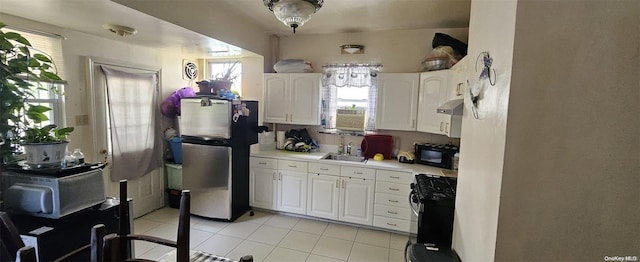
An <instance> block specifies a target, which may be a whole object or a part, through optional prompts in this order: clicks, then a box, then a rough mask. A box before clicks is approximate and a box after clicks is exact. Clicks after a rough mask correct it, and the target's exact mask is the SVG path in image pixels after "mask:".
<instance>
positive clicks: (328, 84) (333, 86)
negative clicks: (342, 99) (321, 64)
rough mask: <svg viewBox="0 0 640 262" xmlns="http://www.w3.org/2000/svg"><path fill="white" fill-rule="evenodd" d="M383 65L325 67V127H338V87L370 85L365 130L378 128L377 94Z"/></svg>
mask: <svg viewBox="0 0 640 262" xmlns="http://www.w3.org/2000/svg"><path fill="white" fill-rule="evenodd" d="M380 67H381V65H373V66H368V65H354V64H345V65H332V66H327V67H325V72H324V77H323V78H322V88H323V101H322V117H323V119H325V121H324V128H326V129H333V128H336V110H337V109H338V91H337V90H338V88H359V87H366V86H368V87H369V95H368V101H367V120H366V126H365V130H367V131H374V130H375V129H376V95H377V92H378V71H379V68H380Z"/></svg>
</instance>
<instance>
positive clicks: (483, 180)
mask: <svg viewBox="0 0 640 262" xmlns="http://www.w3.org/2000/svg"><path fill="white" fill-rule="evenodd" d="M515 12H516V1H515V0H505V1H493V0H474V1H472V3H471V17H470V22H469V54H468V56H470V57H469V58H468V59H471V60H470V61H471V62H472V63H473V62H475V61H476V58H477V56H478V55H479V54H480V53H481V52H484V51H488V52H489V53H490V55H491V57H493V68H494V69H495V70H496V73H497V82H496V85H495V86H489V87H487V88H486V89H485V91H484V94H483V99H482V100H481V101H480V104H479V109H480V111H479V115H480V117H481V120H477V119H475V118H474V117H473V115H472V114H470V113H469V112H471V110H470V107H469V104H468V103H467V104H465V114H464V116H463V120H462V136H461V138H460V140H461V141H460V164H459V169H458V190H457V195H456V212H455V218H454V236H453V238H454V240H453V242H454V243H453V248H454V249H455V250H456V251H457V252H458V254H459V255H460V258H461V259H462V260H463V261H492V260H493V259H494V250H495V241H496V240H495V239H496V232H497V227H498V212H499V204H500V188H501V180H502V172H503V157H504V154H505V153H504V147H505V138H506V131H507V107H508V105H509V89H510V86H511V83H510V82H511V79H510V78H511V63H512V60H513V55H512V53H513V51H512V50H513V36H514V25H515V15H516V13H515ZM470 68H474V67H470ZM469 71H470V72H469V73H470V74H471V75H468V76H467V77H468V79H469V80H470V81H471V83H475V82H477V81H478V80H477V79H478V76H479V73H477V72H475V70H469ZM485 84H486V81H485Z"/></svg>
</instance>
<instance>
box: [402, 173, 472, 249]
mask: <svg viewBox="0 0 640 262" xmlns="http://www.w3.org/2000/svg"><path fill="white" fill-rule="evenodd" d="M456 185H457V180H456V178H454V177H444V176H435V175H426V174H418V175H415V176H414V182H413V183H411V193H410V194H409V205H410V207H411V211H412V214H411V227H410V228H411V230H410V234H409V241H408V242H407V245H406V247H405V260H406V261H460V260H459V258H458V256H457V255H456V253H455V251H453V250H452V249H451V238H452V235H453V213H454V210H455V196H456Z"/></svg>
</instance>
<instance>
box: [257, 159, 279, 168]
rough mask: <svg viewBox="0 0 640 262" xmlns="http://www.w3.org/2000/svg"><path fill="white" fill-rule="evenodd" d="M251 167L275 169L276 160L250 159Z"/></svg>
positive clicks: (276, 166) (276, 165)
mask: <svg viewBox="0 0 640 262" xmlns="http://www.w3.org/2000/svg"><path fill="white" fill-rule="evenodd" d="M251 167H252V168H254V167H257V168H270V169H277V168H278V160H277V159H271V158H261V157H252V158H251Z"/></svg>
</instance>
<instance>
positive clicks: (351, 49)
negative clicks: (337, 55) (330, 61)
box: [340, 45, 364, 55]
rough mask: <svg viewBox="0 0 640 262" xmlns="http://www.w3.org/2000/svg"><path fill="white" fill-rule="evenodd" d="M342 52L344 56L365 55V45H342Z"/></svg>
mask: <svg viewBox="0 0 640 262" xmlns="http://www.w3.org/2000/svg"><path fill="white" fill-rule="evenodd" d="M340 50H341V51H342V54H349V55H353V54H364V46H363V45H341V46H340Z"/></svg>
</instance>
